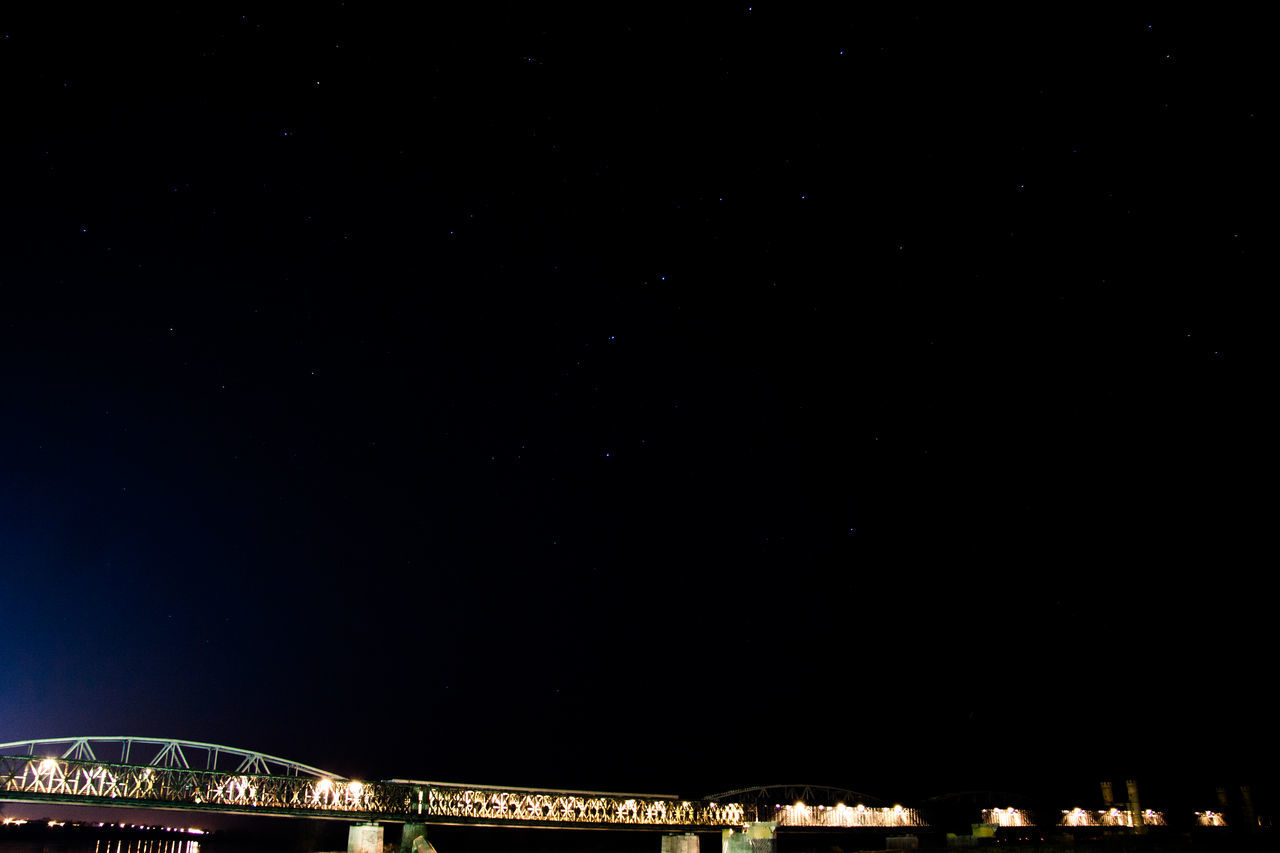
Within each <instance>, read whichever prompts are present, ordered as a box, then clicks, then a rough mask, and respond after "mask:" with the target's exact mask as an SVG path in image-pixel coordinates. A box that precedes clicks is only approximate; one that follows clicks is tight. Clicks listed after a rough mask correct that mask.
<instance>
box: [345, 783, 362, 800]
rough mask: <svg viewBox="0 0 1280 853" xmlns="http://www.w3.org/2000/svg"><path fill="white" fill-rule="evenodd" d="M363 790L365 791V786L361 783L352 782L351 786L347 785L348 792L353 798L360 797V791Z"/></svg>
mask: <svg viewBox="0 0 1280 853" xmlns="http://www.w3.org/2000/svg"><path fill="white" fill-rule="evenodd" d="M363 789H364V784H363V783H360V782H354V781H353V782H351V784H349V785H347V790H348V791H350V792H351V795H352V796H353V797H358V796H360V791H362V790H363Z"/></svg>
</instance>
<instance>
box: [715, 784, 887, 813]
mask: <svg viewBox="0 0 1280 853" xmlns="http://www.w3.org/2000/svg"><path fill="white" fill-rule="evenodd" d="M706 799H708V800H711V801H712V802H725V801H733V802H755V803H756V804H758V805H763V804H765V803H770V804H778V805H790V804H792V803H796V802H803V803H805V804H807V805H811V806H818V805H822V806H834V805H837V804H839V803H843V804H845V805H848V806H852V805H857V804H862V805H867V806H886V805H890V803H888V802H887V801H885V800H882V799H880V798H879V797H873V796H871V795H870V794H862V793H859V792H857V791H851V790H849V789H848V788H837V787H834V786H831V785H756V786H754V787H750V788H735V789H733V790H732V791H721V792H720V793H718V794H708V795H707V796H706ZM770 807H771V808H772V805H771V806H770Z"/></svg>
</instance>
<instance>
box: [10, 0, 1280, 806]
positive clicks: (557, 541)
mask: <svg viewBox="0 0 1280 853" xmlns="http://www.w3.org/2000/svg"><path fill="white" fill-rule="evenodd" d="M438 5H439V4H431V7H430V8H431V11H430V12H429V13H428V12H423V13H421V14H420V15H419V16H417V17H407V16H406V14H407V13H405V12H404V11H402V10H400V9H398V8H396V7H395V6H393V5H391V4H387V5H385V6H381V7H375V6H371V5H368V4H363V3H346V4H343V3H334V2H324V3H311V4H304V5H301V6H299V7H298V8H297V9H294V10H291V11H281V12H279V13H274V12H273V13H264V12H260V11H258V10H257V9H250V8H244V9H242V8H239V7H233V6H230V5H228V4H211V5H210V6H207V7H197V6H190V5H186V4H181V5H177V6H171V7H168V8H158V7H157V11H148V12H146V13H141V12H136V13H135V12H130V11H121V10H119V9H117V8H116V7H115V6H107V7H100V8H98V9H97V10H96V11H92V12H85V11H84V10H78V11H76V12H72V11H69V10H65V9H61V8H57V9H52V8H48V9H45V10H44V11H42V12H39V13H37V16H36V17H30V16H28V15H27V14H26V13H17V14H16V15H15V9H11V8H7V9H6V10H5V12H4V14H5V15H6V16H10V17H7V18H5V19H4V20H0V33H2V36H0V80H2V81H3V124H2V125H0V128H2V129H0V158H2V160H0V164H2V165H3V176H4V181H3V185H2V187H0V217H3V222H2V223H0V691H2V693H0V741H8V740H18V739H22V738H30V737H43V736H62V735H73V734H74V735H82V734H113V735H114V734H136V735H148V736H170V737H181V738H187V739H192V740H201V741H212V742H218V743H226V744H230V745H234V746H239V747H245V748H251V749H259V750H263V751H266V752H270V753H274V754H278V755H283V756H286V757H288V758H292V759H296V760H298V761H303V762H306V763H309V764H315V765H321V766H324V767H327V768H332V769H333V770H334V771H336V772H339V773H344V774H348V775H355V776H360V777H363V778H386V777H392V776H399V777H416V778H430V779H446V780H460V781H475V782H487V783H509V784H514V785H532V786H567V787H574V788H590V787H609V788H621V789H627V790H658V791H675V792H679V793H682V794H685V795H699V794H704V793H707V792H708V791H711V790H720V789H725V788H731V787H736V786H739V785H750V784H764V783H770V782H779V781H788V782H789V781H797V780H798V781H802V782H822V783H828V784H839V785H846V786H849V787H852V788H855V789H857V790H862V791H867V792H870V793H873V794H879V795H882V796H885V797H889V798H894V797H910V796H925V795H930V794H935V793H939V792H942V791H946V790H956V789H967V788H975V787H984V786H991V787H997V788H999V789H1001V790H1026V789H1035V788H1043V787H1045V786H1047V785H1065V784H1067V781H1070V780H1083V783H1087V785H1092V782H1093V780H1094V779H1096V778H1099V777H1103V778H1105V777H1109V776H1113V775H1114V776H1124V775H1126V774H1130V775H1136V776H1138V777H1139V778H1143V779H1147V780H1151V781H1152V782H1153V783H1154V782H1157V781H1159V782H1160V783H1162V784H1166V785H1167V786H1168V787H1169V788H1171V789H1172V788H1176V787H1177V786H1179V785H1184V784H1185V785H1197V786H1211V785H1213V784H1217V783H1219V782H1224V781H1225V782H1231V783H1238V782H1239V781H1253V782H1254V784H1259V785H1261V784H1263V783H1264V782H1265V780H1264V779H1263V777H1262V775H1260V774H1267V773H1272V772H1273V768H1274V766H1275V757H1276V752H1275V739H1274V737H1275V736H1274V728H1273V720H1272V719H1271V716H1270V713H1269V711H1268V710H1267V709H1268V707H1269V705H1268V704H1267V702H1269V701H1270V700H1266V701H1264V699H1263V697H1264V691H1263V687H1262V685H1263V683H1265V682H1269V681H1270V680H1271V678H1272V677H1271V676H1266V675H1265V673H1266V672H1268V671H1270V668H1271V663H1270V658H1271V655H1269V654H1264V653H1265V648H1267V647H1268V644H1269V643H1270V640H1269V639H1268V638H1269V637H1270V632H1269V631H1267V630H1266V627H1267V625H1268V624H1269V623H1270V620H1271V613H1272V606H1271V604H1270V603H1269V600H1268V596H1269V595H1270V593H1267V592H1266V581H1265V579H1264V578H1265V576H1267V575H1269V574H1270V571H1268V570H1265V566H1266V565H1269V564H1270V563H1271V561H1272V560H1273V559H1274V557H1273V554H1272V552H1273V551H1274V548H1273V542H1272V536H1271V535H1270V534H1268V533H1266V532H1265V528H1264V525H1266V524H1267V523H1268V522H1267V521H1266V519H1267V518H1269V517H1270V514H1271V513H1270V512H1269V511H1266V510H1265V507H1266V506H1267V505H1269V504H1270V503H1271V502H1272V501H1271V498H1270V497H1269V495H1270V492H1271V486H1270V485H1268V484H1269V483H1271V481H1272V479H1273V477H1272V475H1271V474H1270V473H1269V470H1271V460H1272V457H1273V446H1274V445H1273V437H1272V436H1271V435H1270V434H1269V430H1267V428H1266V424H1267V421H1266V420H1265V419H1264V417H1263V413H1264V409H1265V408H1266V403H1265V400H1266V398H1268V397H1270V396H1271V394H1270V393H1269V391H1268V389H1269V388H1271V387H1272V384H1273V383H1272V376H1271V371H1270V370H1269V369H1265V368H1264V362H1263V355H1264V352H1269V350H1270V345H1269V344H1267V343H1266V341H1267V340H1268V339H1269V336H1270V334H1271V329H1270V326H1271V325H1272V320H1271V317H1270V315H1269V313H1268V311H1267V310H1265V309H1264V307H1263V306H1262V305H1261V304H1260V297H1261V293H1262V292H1263V286H1264V282H1265V281H1266V280H1270V278H1271V275H1270V274H1268V273H1272V271H1271V270H1266V271H1265V272H1264V266H1267V267H1269V266H1270V265H1269V264H1264V263H1263V262H1262V260H1261V258H1262V255H1263V254H1264V253H1265V251H1267V250H1266V248H1265V247H1266V245H1267V242H1266V241H1267V238H1266V237H1265V234H1264V232H1263V231H1262V229H1261V228H1260V226H1261V210H1262V207H1263V203H1264V189H1263V185H1262V182H1261V181H1260V180H1259V177H1260V172H1261V168H1260V167H1261V162H1262V157H1261V154H1262V145H1263V136H1262V132H1261V123H1262V120H1263V119H1264V118H1265V116H1263V115H1262V114H1261V113H1262V110H1263V108H1264V107H1265V105H1266V103H1269V100H1267V101H1265V102H1264V98H1263V95H1262V79H1263V75H1264V69H1265V67H1267V66H1269V57H1270V55H1271V53H1272V51H1271V48H1270V46H1269V45H1267V44H1264V41H1263V34H1262V33H1261V32H1259V31H1258V28H1257V27H1256V26H1254V25H1253V24H1251V22H1249V21H1247V20H1244V19H1233V18H1230V17H1228V16H1226V15H1225V14H1224V15H1221V16H1219V17H1216V18H1213V19H1208V20H1206V19H1203V18H1185V19H1178V18H1170V17H1168V14H1167V12H1162V13H1161V14H1160V15H1155V16H1150V15H1145V14H1143V13H1129V12H1125V11H1119V12H1117V11H1112V12H1108V13H1106V14H1097V15H1087V14H1083V13H1079V12H1077V11H1076V10H1075V9H1064V8H1059V7H1053V8H1051V9H1050V8H1046V9H1045V11H1044V12H1043V13H1039V12H1029V11H1021V12H1016V13H1012V14H1010V13H1003V12H1002V13H999V14H997V13H979V14H977V16H976V17H975V15H974V13H973V12H971V11H969V10H964V11H953V12H945V13H939V12H937V11H926V10H917V9H914V8H912V7H911V6H908V5H902V4H894V8H892V9H889V10H884V9H881V10H878V11H867V10H866V9H864V8H862V5H865V4H862V5H859V6H857V7H854V6H850V10H849V11H848V14H847V16H845V17H838V16H834V15H833V13H831V12H830V11H822V12H819V11H817V10H816V7H809V8H796V5H797V4H790V3H787V4H769V3H763V4H759V5H756V6H754V7H748V6H744V5H718V6H714V7H706V8H702V9H700V10H698V11H690V10H689V9H683V10H680V11H675V10H672V9H663V8H660V7H655V6H651V5H649V4H640V5H638V6H637V5H634V4H623V5H621V6H615V5H613V4H603V5H601V6H600V7H599V8H595V9H594V10H592V11H590V12H588V13H585V14H578V13H569V12H566V11H562V10H561V11H557V10H555V9H547V8H534V7H531V6H528V5H527V4H517V5H516V6H515V7H506V6H500V5H483V6H480V7H476V4H460V5H466V6H468V8H469V11H465V12H463V11H459V10H458V9H455V8H453V6H454V5H455V4H445V5H446V6H448V8H437V6H438ZM694 5H698V6H702V5H703V4H694ZM873 5H874V4H873ZM883 5H889V4H883ZM472 7H476V8H472ZM855 8H856V11H855ZM1064 780H1067V781H1064ZM1073 784H1074V783H1073ZM1088 790H1093V789H1092V788H1089V789H1088Z"/></svg>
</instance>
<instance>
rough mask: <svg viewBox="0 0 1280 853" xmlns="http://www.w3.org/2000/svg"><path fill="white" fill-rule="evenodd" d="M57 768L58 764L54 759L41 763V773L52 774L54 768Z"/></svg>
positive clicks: (47, 759)
mask: <svg viewBox="0 0 1280 853" xmlns="http://www.w3.org/2000/svg"><path fill="white" fill-rule="evenodd" d="M57 766H58V762H56V761H54V760H53V759H52V758H46V759H45V760H44V761H41V762H40V772H41V773H52V772H53V770H54V768H55V767H57Z"/></svg>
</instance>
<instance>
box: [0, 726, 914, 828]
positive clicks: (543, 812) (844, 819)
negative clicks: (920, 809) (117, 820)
mask: <svg viewBox="0 0 1280 853" xmlns="http://www.w3.org/2000/svg"><path fill="white" fill-rule="evenodd" d="M771 792H773V796H775V798H776V796H777V795H778V794H782V795H786V796H789V795H791V794H792V793H795V792H799V794H798V795H797V797H796V799H797V800H800V799H801V798H802V797H804V796H808V797H809V798H810V802H812V801H813V799H815V798H819V799H821V798H826V799H832V798H833V797H834V796H837V795H839V796H844V797H846V798H848V799H854V800H855V802H854V803H853V804H847V803H845V802H843V801H841V802H839V803H836V804H834V805H831V806H827V805H806V804H805V803H804V802H803V801H799V802H791V801H788V802H785V803H781V802H780V803H766V802H765V800H767V799H769V797H770V796H771ZM819 792H820V793H821V796H819ZM0 799H6V800H11V801H17V802H40V803H59V804H74V805H102V806H124V807H133V808H150V809H179V810H182V811H188V812H218V813H224V814H258V815H280V816H287V817H312V818H331V819H338V820H346V821H366V822H373V821H382V822H391V823H406V824H424V825H425V824H445V825H472V826H506V827H518V826H525V827H528V826H542V827H563V828H598V829H610V828H613V829H654V830H666V831H669V832H678V831H684V832H690V831H694V832H696V831H717V830H729V829H737V828H743V827H746V826H749V825H751V824H755V823H773V824H774V825H778V826H813V827H821V826H826V827H863V826H866V827H887V828H892V827H902V828H910V827H921V826H924V825H925V824H924V822H923V821H922V820H921V819H920V817H919V815H918V814H917V813H916V811H915V810H914V809H910V808H904V807H902V806H900V805H898V806H892V807H889V806H875V805H873V806H868V805H866V804H865V801H866V800H869V799H870V798H866V797H864V796H863V795H859V794H856V792H851V791H849V792H843V791H837V790H836V789H827V788H814V787H812V786H772V787H768V788H764V787H762V788H743V789H740V790H736V791H727V792H724V793H722V794H715V795H712V796H709V797H706V798H704V799H701V800H684V799H680V798H679V797H677V796H676V795H674V794H630V793H617V792H605V791H573V790H552V789H542V788H517V787H509V786H506V787H504V786H494V785H467V784H460V783H454V782H432V781H424V780H414V779H389V780H384V781H360V780H355V779H348V778H346V777H344V776H341V775H339V774H337V773H330V772H327V771H324V770H321V769H320V768H317V767H312V766H310V765H307V764H302V763H299V762H296V761H290V760H288V759H284V758H279V757H277V756H273V755H267V754H265V753H260V752H254V751H250V750H244V749H237V748H235V747H229V746H222V745H219V744H210V743H199V742H196V741H182V740H172V739H164V738H146V737H73V738H50V739H44V740H26V741H15V742H13V743H5V744H0Z"/></svg>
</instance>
